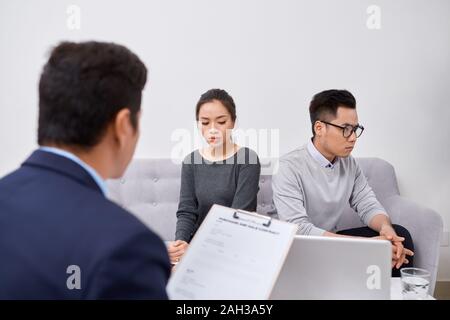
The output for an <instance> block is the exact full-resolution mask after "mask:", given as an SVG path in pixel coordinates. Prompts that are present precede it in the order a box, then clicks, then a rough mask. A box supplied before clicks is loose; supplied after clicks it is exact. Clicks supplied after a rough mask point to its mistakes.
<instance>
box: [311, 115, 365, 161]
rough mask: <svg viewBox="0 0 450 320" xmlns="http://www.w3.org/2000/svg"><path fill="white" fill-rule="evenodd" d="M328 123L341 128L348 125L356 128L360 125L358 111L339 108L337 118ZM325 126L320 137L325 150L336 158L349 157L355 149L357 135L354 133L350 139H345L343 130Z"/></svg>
mask: <svg viewBox="0 0 450 320" xmlns="http://www.w3.org/2000/svg"><path fill="white" fill-rule="evenodd" d="M328 122H330V123H332V124H335V125H338V126H341V127H344V126H346V125H352V126H356V125H357V124H358V114H357V112H356V109H350V108H345V107H339V108H338V109H337V113H336V118H335V119H333V120H330V121H328ZM323 125H324V128H323V130H322V131H321V136H320V137H319V139H320V141H321V145H322V147H323V149H324V150H326V152H327V153H329V154H332V155H334V156H335V157H341V158H345V157H348V156H349V155H350V153H351V152H352V150H353V148H354V147H355V144H356V134H355V133H354V132H353V133H352V134H351V135H350V136H349V137H348V138H345V137H344V135H343V130H342V129H340V128H337V127H334V126H331V125H326V124H323Z"/></svg>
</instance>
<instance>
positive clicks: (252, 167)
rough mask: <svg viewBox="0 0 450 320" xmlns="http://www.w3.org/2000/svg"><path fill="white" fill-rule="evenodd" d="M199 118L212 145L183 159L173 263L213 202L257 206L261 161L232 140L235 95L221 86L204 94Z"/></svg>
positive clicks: (170, 248) (252, 208)
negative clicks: (232, 95)
mask: <svg viewBox="0 0 450 320" xmlns="http://www.w3.org/2000/svg"><path fill="white" fill-rule="evenodd" d="M196 119H197V122H198V125H199V129H200V131H201V134H202V136H203V137H204V139H205V140H206V142H207V143H208V146H207V147H205V148H203V149H199V150H195V151H194V152H192V153H190V154H189V155H188V156H187V157H186V158H185V159H184V161H183V165H182V169H181V190H180V202H179V205H178V211H177V227H176V233H175V240H176V241H173V242H171V243H170V244H169V246H168V251H169V256H170V259H171V261H172V263H176V262H178V261H179V260H180V258H181V257H182V255H183V254H184V252H185V250H186V248H187V246H188V243H189V242H190V241H191V239H192V237H193V236H194V234H195V232H196V231H197V229H198V228H199V226H200V224H201V223H202V222H203V220H204V219H205V217H206V214H207V213H208V211H209V209H210V208H211V206H212V205H213V204H220V205H223V206H226V207H231V208H234V209H243V210H248V211H255V210H256V196H257V194H258V190H259V175H260V172H261V165H260V163H259V159H258V155H257V154H256V153H255V152H254V151H253V150H251V149H249V148H245V147H240V146H238V145H237V144H235V143H234V142H233V141H232V137H231V132H232V130H233V128H234V124H235V120H236V107H235V104H234V101H233V98H232V97H231V96H230V95H229V94H228V93H227V92H226V91H225V90H221V89H211V90H209V91H207V92H205V93H204V94H203V95H202V96H201V97H200V100H199V101H198V103H197V107H196Z"/></svg>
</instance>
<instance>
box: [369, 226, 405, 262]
mask: <svg viewBox="0 0 450 320" xmlns="http://www.w3.org/2000/svg"><path fill="white" fill-rule="evenodd" d="M375 238H382V239H384V240H388V241H390V242H391V243H392V267H394V266H395V267H396V268H397V269H399V268H400V267H401V266H402V265H403V264H407V263H409V261H408V259H407V258H406V256H413V255H414V252H412V251H411V250H409V249H406V248H405V247H404V246H403V241H405V238H403V237H399V236H398V235H397V233H396V232H395V230H394V228H393V227H392V226H391V225H390V224H384V225H383V226H382V227H381V229H380V236H379V237H375Z"/></svg>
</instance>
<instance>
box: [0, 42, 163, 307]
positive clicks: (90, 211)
mask: <svg viewBox="0 0 450 320" xmlns="http://www.w3.org/2000/svg"><path fill="white" fill-rule="evenodd" d="M146 79H147V69H146V67H145V66H144V64H143V63H142V62H141V60H140V59H139V58H138V57H137V56H136V55H135V54H133V53H132V52H131V51H129V50H128V49H127V48H125V47H123V46H119V45H116V44H112V43H99V42H84V43H69V42H64V43H61V44H60V45H58V46H57V47H55V48H54V49H53V51H52V52H51V55H50V58H49V60H48V62H47V64H46V65H45V67H44V69H43V72H42V75H41V78H40V82H39V129H38V143H39V145H40V146H41V147H40V148H39V149H38V150H36V151H34V152H33V153H32V154H31V156H30V157H29V158H28V159H27V160H26V161H25V162H24V163H23V164H22V166H21V167H20V168H19V169H17V170H16V171H14V172H12V173H11V174H9V175H7V176H5V177H4V178H2V179H1V180H0V299H166V298H167V294H166V290H165V287H166V284H167V280H168V277H169V274H170V264H169V259H168V255H167V250H166V248H165V245H164V243H163V242H162V241H161V239H160V238H159V237H158V236H156V235H155V234H154V233H153V232H152V231H150V230H149V229H148V228H147V227H145V226H144V225H143V224H142V223H141V222H140V221H138V220H137V219H136V218H135V217H134V216H133V215H131V214H130V213H129V212H127V211H125V210H124V209H122V208H121V207H119V206H117V205H116V204H114V203H113V202H111V201H109V200H108V199H107V198H106V197H105V194H106V192H107V190H106V186H105V182H104V180H105V179H108V178H118V177H120V176H121V175H122V174H123V173H124V171H125V169H126V167H127V165H128V163H129V162H130V160H131V158H132V156H133V153H134V150H135V146H136V143H137V141H138V137H139V118H140V105H141V93H142V90H143V88H144V85H145V82H146Z"/></svg>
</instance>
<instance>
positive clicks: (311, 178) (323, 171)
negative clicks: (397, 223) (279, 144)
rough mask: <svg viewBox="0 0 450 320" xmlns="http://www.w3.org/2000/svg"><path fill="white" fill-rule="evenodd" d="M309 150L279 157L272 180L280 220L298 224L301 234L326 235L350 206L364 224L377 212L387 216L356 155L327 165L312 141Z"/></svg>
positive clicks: (338, 159) (296, 151)
mask: <svg viewBox="0 0 450 320" xmlns="http://www.w3.org/2000/svg"><path fill="white" fill-rule="evenodd" d="M311 148H314V149H312V151H313V152H311V151H310V150H311ZM309 149H310V150H308V145H305V146H303V147H300V148H298V149H296V150H294V151H291V152H290V153H288V154H286V155H284V156H283V157H281V158H280V163H279V169H278V172H277V173H276V174H275V175H274V176H273V180H272V189H273V201H274V205H275V207H276V209H277V213H278V217H279V219H280V220H284V221H288V222H292V223H296V224H298V225H299V230H298V233H299V234H304V235H323V233H324V232H325V231H330V232H336V231H338V230H336V225H337V223H338V221H339V219H340V217H341V216H342V214H343V213H344V211H345V210H346V208H348V205H350V207H352V208H353V209H354V210H355V211H356V212H357V213H358V215H359V217H360V219H361V221H362V222H363V223H364V224H365V225H368V224H369V222H370V220H371V219H372V218H373V217H374V216H375V215H377V214H384V215H387V214H386V210H385V209H384V208H383V206H382V205H381V204H380V203H379V202H378V200H377V198H376V197H375V194H374V193H373V191H372V189H371V188H370V186H369V184H368V183H367V180H366V177H365V176H364V174H363V172H362V170H361V168H360V166H359V165H358V163H357V162H356V161H355V159H354V158H353V157H351V156H349V157H347V158H337V159H336V160H335V162H334V163H333V165H330V164H329V165H324V163H323V162H324V161H323V160H322V161H321V159H320V158H318V157H320V155H319V156H317V154H314V156H313V154H312V153H314V152H318V151H317V149H315V147H314V145H312V143H310V146H309ZM325 161H326V160H325Z"/></svg>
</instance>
